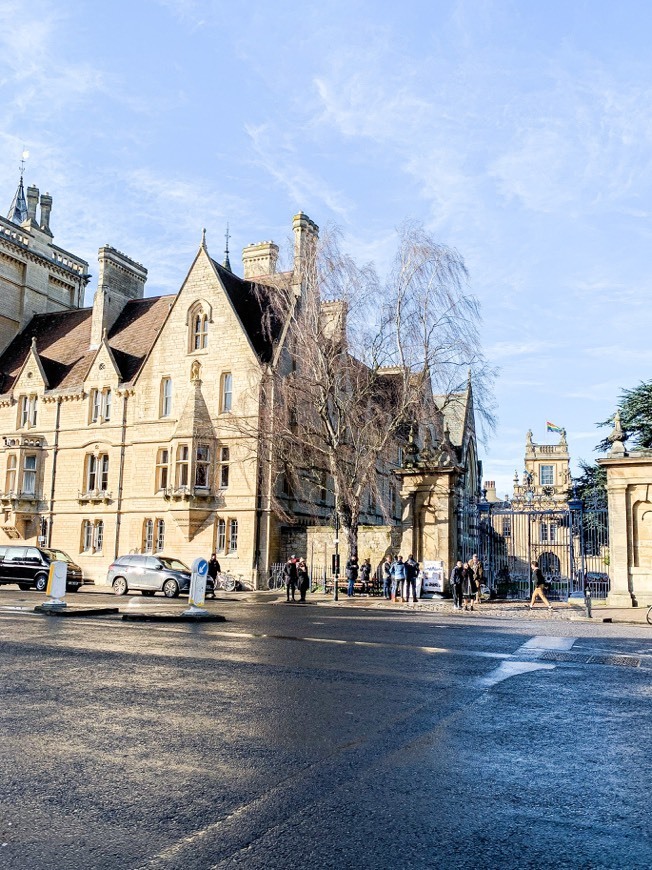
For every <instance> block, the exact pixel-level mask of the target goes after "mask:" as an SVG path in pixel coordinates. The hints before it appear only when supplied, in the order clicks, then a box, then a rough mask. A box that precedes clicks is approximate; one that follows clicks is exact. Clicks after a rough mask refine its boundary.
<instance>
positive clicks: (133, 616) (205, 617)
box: [122, 611, 226, 623]
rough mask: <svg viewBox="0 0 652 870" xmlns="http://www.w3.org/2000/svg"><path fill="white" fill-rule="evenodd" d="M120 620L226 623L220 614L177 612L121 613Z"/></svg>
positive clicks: (224, 617)
mask: <svg viewBox="0 0 652 870" xmlns="http://www.w3.org/2000/svg"><path fill="white" fill-rule="evenodd" d="M122 618H123V619H124V620H125V621H126V622H195V623H201V622H226V616H222V614H221V613H205V612H204V613H179V611H176V612H173V613H170V612H168V613H165V612H162V611H158V612H155V611H151V612H150V613H147V612H146V611H140V612H136V611H132V612H130V613H123V614H122Z"/></svg>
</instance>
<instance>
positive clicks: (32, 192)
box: [27, 186, 38, 226]
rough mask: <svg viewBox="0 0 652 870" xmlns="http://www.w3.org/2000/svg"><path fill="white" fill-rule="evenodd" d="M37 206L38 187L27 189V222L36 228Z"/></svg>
mask: <svg viewBox="0 0 652 870" xmlns="http://www.w3.org/2000/svg"><path fill="white" fill-rule="evenodd" d="M37 205H38V187H33V186H32V187H28V188H27V220H28V221H29V222H30V224H33V225H35V226H38V223H37V220H36V206H37Z"/></svg>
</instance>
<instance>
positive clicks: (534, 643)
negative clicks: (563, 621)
mask: <svg viewBox="0 0 652 870" xmlns="http://www.w3.org/2000/svg"><path fill="white" fill-rule="evenodd" d="M576 640H577V638H576V637H549V636H547V635H539V636H538V637H532V638H530V640H528V641H527V643H524V644H523V646H521V647H519V648H518V649H517V650H516V652H515V653H514V655H517V654H518V653H520V652H529V651H531V650H551V649H554V650H564V651H568V650H569V649H570V648H571V647H572V646H573V644H574V643H575V641H576Z"/></svg>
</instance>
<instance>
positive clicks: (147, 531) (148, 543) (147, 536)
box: [143, 519, 154, 553]
mask: <svg viewBox="0 0 652 870" xmlns="http://www.w3.org/2000/svg"><path fill="white" fill-rule="evenodd" d="M153 549H154V520H150V519H147V520H145V522H144V523H143V553H151V552H152V550H153Z"/></svg>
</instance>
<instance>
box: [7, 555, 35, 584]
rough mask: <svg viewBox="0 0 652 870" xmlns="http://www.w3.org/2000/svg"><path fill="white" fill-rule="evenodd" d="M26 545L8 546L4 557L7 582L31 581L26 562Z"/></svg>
mask: <svg viewBox="0 0 652 870" xmlns="http://www.w3.org/2000/svg"><path fill="white" fill-rule="evenodd" d="M26 549H27V548H26V547H7V553H6V555H5V558H4V565H3V567H4V571H5V583H31V582H32V578H31V576H29V577H28V576H27V564H26V563H25V551H26Z"/></svg>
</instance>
